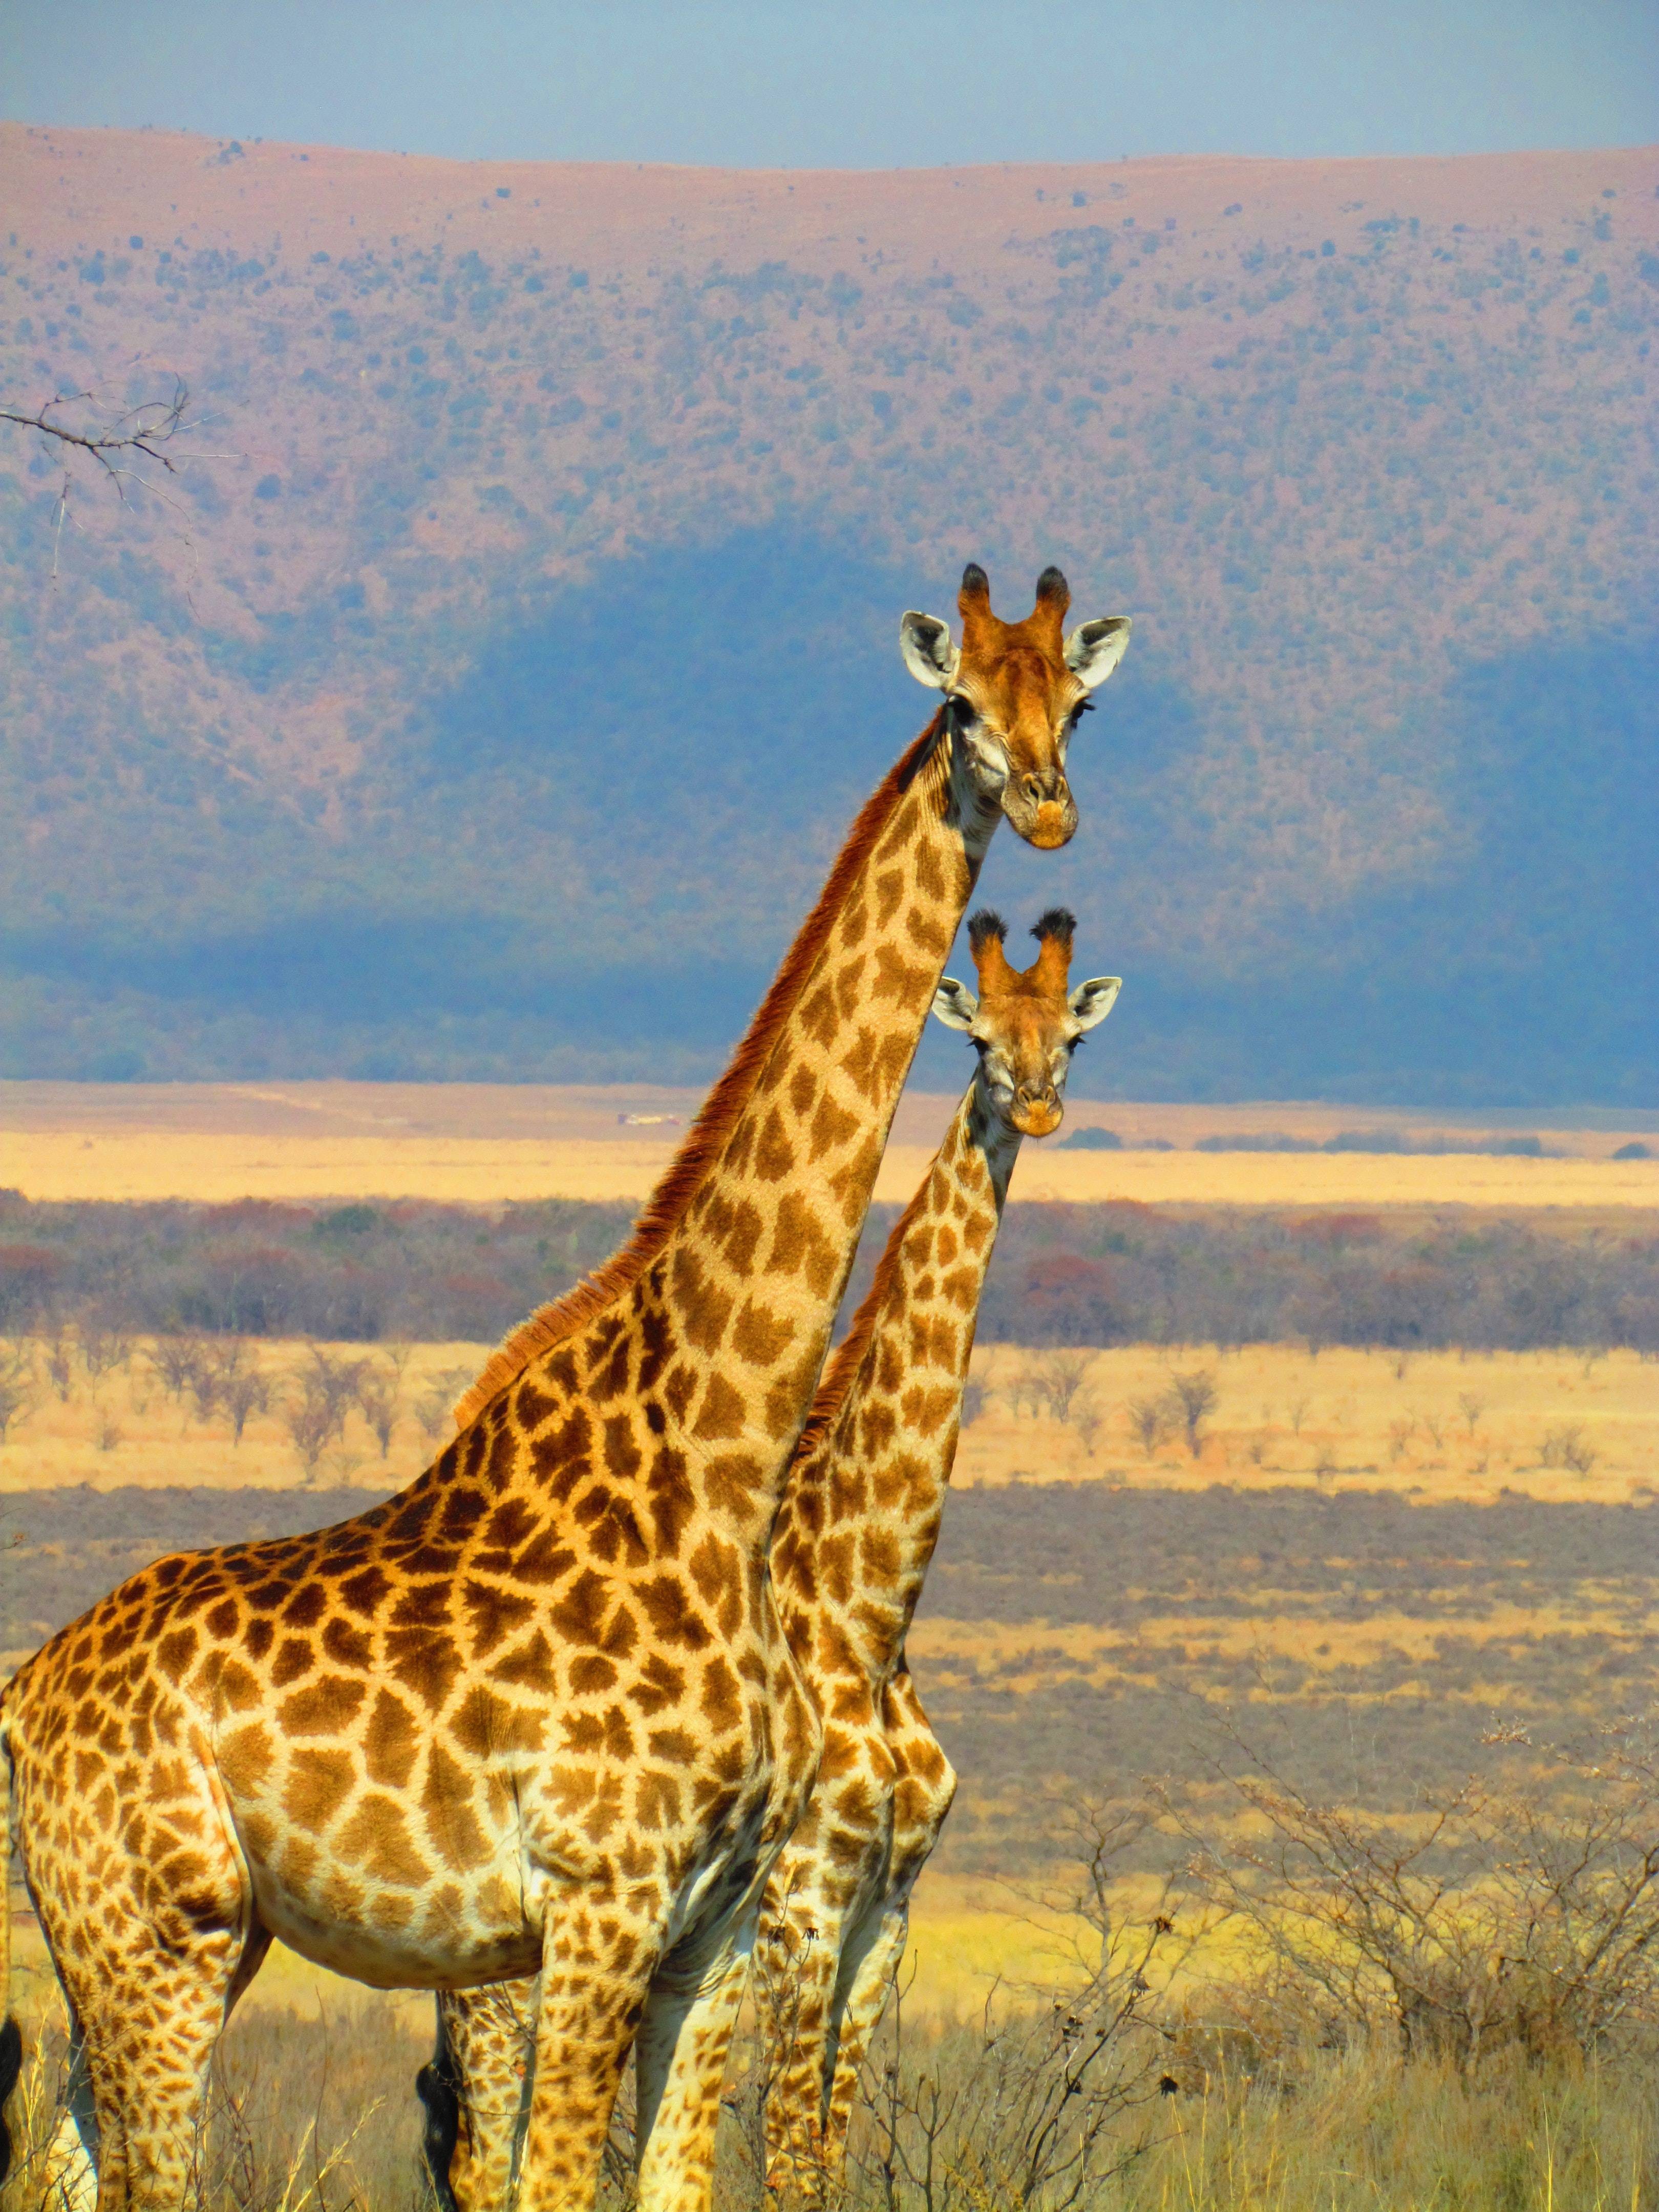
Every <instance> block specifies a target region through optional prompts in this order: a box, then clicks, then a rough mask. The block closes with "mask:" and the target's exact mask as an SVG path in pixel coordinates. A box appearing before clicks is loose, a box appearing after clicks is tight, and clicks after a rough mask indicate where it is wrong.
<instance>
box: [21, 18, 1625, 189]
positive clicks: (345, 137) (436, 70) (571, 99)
mask: <svg viewBox="0 0 1659 2212" xmlns="http://www.w3.org/2000/svg"><path fill="white" fill-rule="evenodd" d="M0 113H3V114H4V115H6V116H8V117H15V118H22V119H24V120H26V121H29V122H37V123H58V124H123V125H138V124H154V125H159V126H161V127H165V128H175V129H185V130H189V131H204V132H208V133H210V134H211V135H213V136H216V137H241V138H252V137H266V138H287V139H300V140H304V141H308V142H311V143H330V144H336V145H350V146H366V147H390V148H398V149H403V150H405V151H407V152H410V153H427V154H449V155H469V156H470V155H488V156H492V157H494V158H495V159H498V160H501V159H508V160H510V159H513V158H520V159H558V158H570V159H582V160H601V161H692V162H712V163H722V164H736V165H741V166H764V167H778V166H781V167H872V168H876V167H890V166H896V165H903V164H932V163H939V162H975V161H1036V160H1077V161H1097V160H1111V159H1115V157H1116V156H1118V155H1122V154H1161V153H1222V152H1237V153H1245V154H1279V155H1310V154H1419V153H1466V152H1472V151H1478V150H1487V149H1510V148H1520V147H1567V146H1607V145H1635V144H1647V143H1652V142H1654V141H1656V140H1659V4H1656V0H1387V4H1383V0H1150V4H1142V5H1139V6H1133V7H1131V6H1129V5H1127V4H1118V0H1092V4H1091V0H880V4H872V3H871V0H834V4H833V5H819V4H817V0H588V4H586V5H574V6H573V5H570V4H568V0H50V4H48V5H38V4H26V0H0Z"/></svg>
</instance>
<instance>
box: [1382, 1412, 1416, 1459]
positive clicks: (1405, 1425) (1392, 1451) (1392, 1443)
mask: <svg viewBox="0 0 1659 2212" xmlns="http://www.w3.org/2000/svg"><path fill="white" fill-rule="evenodd" d="M1416 1428H1417V1424H1416V1422H1415V1421H1390V1422H1389V1466H1390V1467H1398V1466H1399V1464H1400V1462H1401V1460H1402V1459H1403V1458H1404V1457H1405V1455H1406V1447H1407V1444H1408V1443H1410V1442H1411V1440H1412V1437H1413V1434H1414V1433H1415V1431H1416Z"/></svg>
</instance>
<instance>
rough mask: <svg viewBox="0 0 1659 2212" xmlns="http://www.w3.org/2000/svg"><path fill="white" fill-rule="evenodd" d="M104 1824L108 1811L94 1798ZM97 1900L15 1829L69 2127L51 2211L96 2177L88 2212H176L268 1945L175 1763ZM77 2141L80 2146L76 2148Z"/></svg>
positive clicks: (195, 2179) (113, 1858)
mask: <svg viewBox="0 0 1659 2212" xmlns="http://www.w3.org/2000/svg"><path fill="white" fill-rule="evenodd" d="M104 1797H108V1798H109V1800H110V1804H109V1807H108V1808H107V1810H108V1813H109V1817H110V1819H111V1820H113V1818H114V1814H115V1812H116V1810H118V1803H119V1801H118V1800H116V1799H115V1798H114V1796H113V1793H112V1792H109V1791H106V1792H105V1793H104V1796H100V1797H98V1798H94V1801H93V1802H92V1807H91V1810H90V1814H89V1817H91V1818H94V1819H98V1820H102V1819H103V1818H104V1817H105V1814H106V1805H105V1802H104ZM128 1821H129V1826H128V1830H127V1833H126V1835H125V1836H124V1837H123V1838H122V1840H123V1842H126V1841H127V1840H128V1838H131V1837H135V1836H141V1837H142V1838H143V1843H144V1845H145V1849H144V1850H143V1852H142V1853H140V1852H139V1851H137V1850H110V1849H106V1850H105V1851H104V1853H103V1857H102V1862H101V1865H100V1879H99V1881H98V1882H97V1883H96V1884H93V1883H90V1882H87V1883H84V1884H82V1883H81V1882H78V1881H73V1880H71V1879H70V1878H68V1876H67V1875H66V1871H65V1863H64V1858H63V1857H59V1856H58V1855H57V1854H54V1853H52V1852H49V1851H47V1850H45V1849H44V1847H43V1841H42V1837H41V1831H42V1828H43V1826H44V1824H37V1825H36V1826H35V1828H34V1829H33V1831H31V1829H29V1828H27V1827H26V1828H25V1830H24V1835H25V1839H26V1842H25V1848H26V1850H29V1849H30V1845H31V1844H33V1847H34V1848H33V1851H32V1852H31V1853H30V1856H31V1857H32V1858H33V1860H34V1863H32V1864H31V1865H30V1867H29V1874H30V1890H31V1893H32V1895H33V1899H34V1904H35V1910H36V1912H37V1914H38V1916H39V1917H40V1923H41V1927H42V1929H43V1932H44V1933H45V1936H46V1942H47V1947H48V1948H49V1950H50V1951H51V1954H52V1964H53V1966H54V1967H55V1968H56V1970H57V1973H58V1982H59V1984H60V1986H61V1987H62V1990H63V1992H64V1999H65V2001H66V2002H67V2005H68V2008H69V2013H70V2023H71V2028H70V2036H71V2041H70V2119H71V2121H72V2123H73V2127H74V2134H73V2136H71V2135H70V2130H68V2129H60V2130H59V2131H58V2139H57V2142H56V2143H55V2145H54V2152H55V2153H57V2154H62V2160H61V2165H60V2167H59V2172H60V2177H61V2180H62V2184H63V2196H62V2197H61V2198H60V2203H65V2204H67V2205H68V2206H69V2207H70V2208H73V2212H80V2208H81V2207H82V2206H83V2205H84V2204H85V2203H87V2201H88V2198H89V2197H90V2195H91V2190H92V2182H93V2173H94V2167H95V2173H96V2190H97V2197H96V2202H97V2212H178V2208H179V2206H180V2205H183V2204H185V2203H188V2202H190V2201H191V2200H193V2199H194V2198H196V2197H197V2196H198V2194H199V2192H200V2187H201V2182H202V2170H201V2169H202V2151H203V2148H204V2119H205V2115H206V2103H207V2087H208V2074H209V2068H210V2064H211V2062H212V2058H213V2053H214V2049H215V2046H216V2045H217V2043H218V2039H219V2037H220V2035H221V2033H222V2031H223V2028H224V2025H225V2022H226V2021H227V2019H228V2017H229V2014H230V2009H231V2007H232V2006H233V2005H234V2002H235V2001H236V1998H237V1996H239V1995H240V1992H241V1990H243V1989H245V1988H246V1985H247V1984H248V1982H249V1981H250V1980H251V1979H252V1975H253V1973H254V1972H255V1971H256V1970H257V1967H258V1962H259V1960H261V1959H262V1958H263V1956H264V1951H265V1948H266V1946H267V1944H268V1942H269V1938H268V1936H266V1935H265V1932H264V1929H263V1928H261V1926H260V1925H259V1923H258V1918H257V1917H256V1915H255V1912H254V1909H253V1899H252V1890H251V1888H250V1887H249V1884H248V1881H247V1875H246V1868H245V1866H244V1864H243V1861H242V1857H241V1853H240V1850H239V1848H238V1846H237V1844H236V1841H235V1837H234V1831H232V1829H231V1828H230V1826H229V1824H228V1820H226V1819H225V1818H224V1817H223V1815H222V1808H221V1805H220V1802H219V1801H218V1799H217V1797H216V1795H215V1792H214V1790H213V1787H212V1784H211V1782H210V1778H208V1776H207V1774H206V1773H205V1771H204V1770H203V1769H202V1768H200V1767H192V1766H191V1765H187V1764H186V1763H185V1761H183V1760H180V1761H179V1762H177V1763H176V1764H175V1765H173V1766H172V1767H171V1768H170V1769H169V1770H168V1772H167V1788H166V1790H165V1792H162V1791H161V1790H156V1791H155V1792H154V1793H153V1796H152V1799H151V1802H150V1804H149V1806H146V1807H145V1808H143V1814H140V1813H138V1812H137V1811H135V1810H132V1809H131V1808H130V1809H129V1813H128ZM77 2139H78V2140H77Z"/></svg>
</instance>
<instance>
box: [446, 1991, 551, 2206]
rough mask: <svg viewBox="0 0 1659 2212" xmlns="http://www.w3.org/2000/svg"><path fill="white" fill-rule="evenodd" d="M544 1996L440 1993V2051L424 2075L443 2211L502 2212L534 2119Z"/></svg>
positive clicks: (481, 1992)
mask: <svg viewBox="0 0 1659 2212" xmlns="http://www.w3.org/2000/svg"><path fill="white" fill-rule="evenodd" d="M539 2002H540V1989H539V1986H538V1984H537V1983H536V1982H534V1981H517V1982H499V1983H494V1984H490V1985H489V1987H488V1988H484V1989H477V1990H441V1991H440V1992H439V1994H438V1998H437V2006H436V2009H437V2015H438V2035H437V2044H436V2047H435V2050H434V2051H433V2055H432V2057H431V2058H430V2060H429V2061H428V2063H427V2064H426V2065H424V2066H422V2069H421V2070H420V2072H419V2074H418V2075H416V2081H415V2089H416V2095H417V2096H418V2097H419V2098H420V2100H421V2102H422V2105H423V2106H425V2108H426V2126H425V2130H424V2135H423V2140H422V2158H423V2160H424V2163H425V2167H426V2172H427V2176H428V2179H429V2181H430V2182H431V2185H432V2189H433V2193H434V2195H435V2197H436V2198H437V2201H438V2203H439V2205H440V2207H441V2212H498V2208H499V2207H501V2206H502V2205H504V2204H506V2203H507V2200H508V2198H509V2197H510V2196H511V2194H512V2188H513V2178H514V2173H515V2171H516V2168H517V2166H518V2164H519V2161H520V2152H521V2149H522V2146H523V2140H524V2131H525V2127H526V2122H527V2120H528V2118H529V2099H530V2074H531V2066H532V2057H533V2052H534V2045H535V2033H536V2025H535V2024H536V2015H537V2011H538V2005H539Z"/></svg>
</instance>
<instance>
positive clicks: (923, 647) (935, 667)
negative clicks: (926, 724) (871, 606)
mask: <svg viewBox="0 0 1659 2212" xmlns="http://www.w3.org/2000/svg"><path fill="white" fill-rule="evenodd" d="M899 653H900V655H901V656H902V659H903V662H904V665H905V666H906V667H907V668H908V670H909V671H910V673H911V675H912V676H914V677H915V679H916V681H917V683H918V684H926V685H927V688H928V690H930V691H948V690H950V688H951V683H952V682H953V680H954V679H955V677H956V672H957V664H958V662H959V661H960V660H961V659H962V655H961V654H960V653H958V652H957V649H956V647H955V646H953V645H952V644H951V625H950V623H942V622H940V620H939V617H938V616H937V615H919V614H918V613H917V612H916V611H915V608H914V607H912V608H910V609H909V610H908V611H907V612H906V613H904V614H902V615H901V616H900V617H899Z"/></svg>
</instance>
